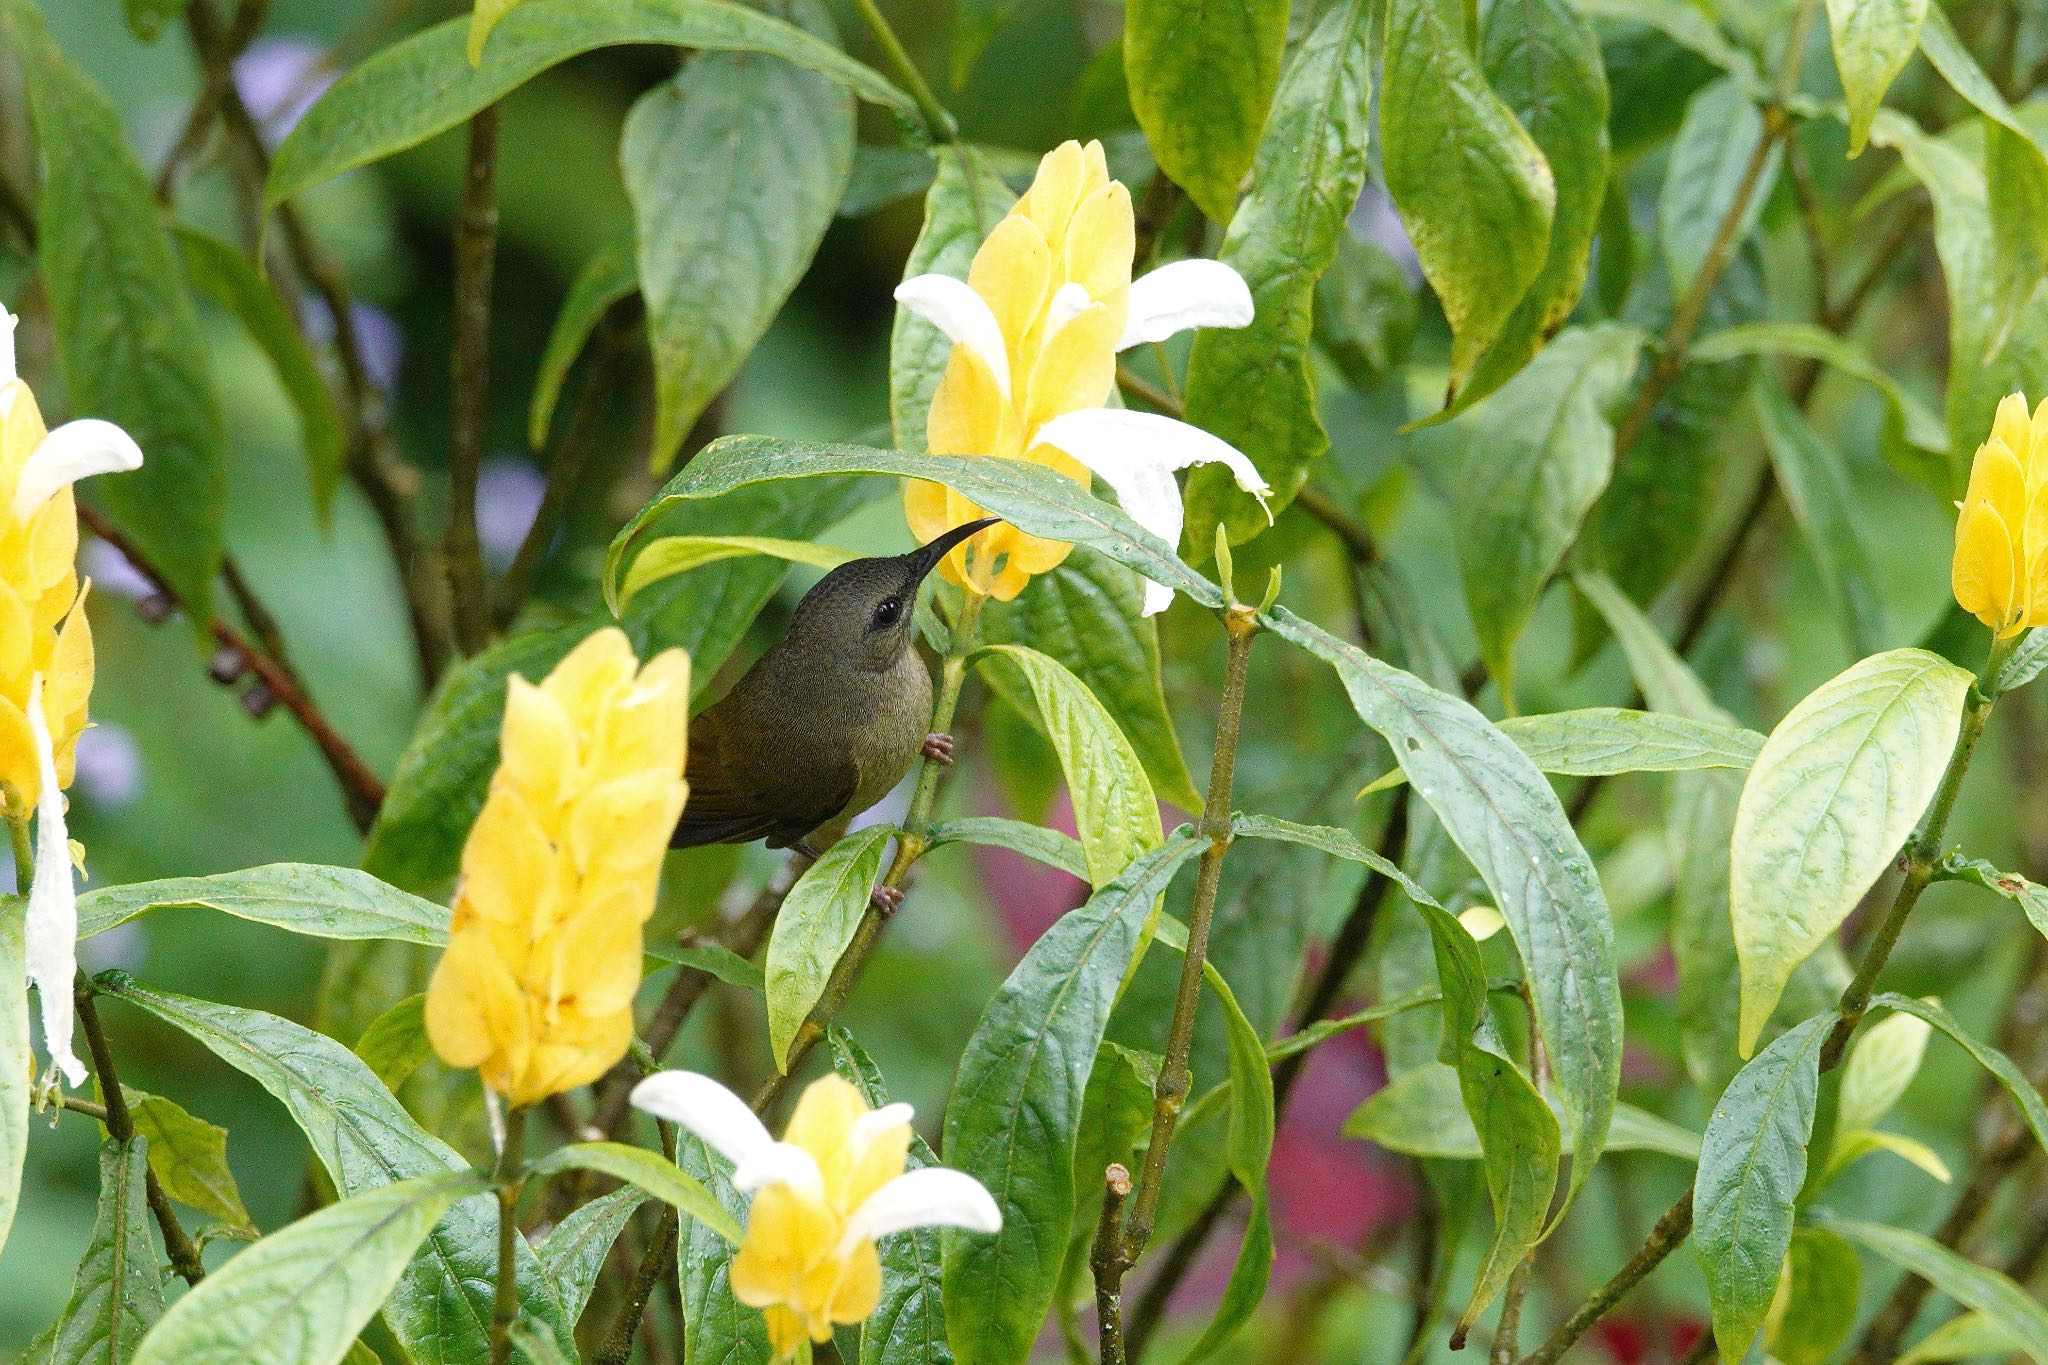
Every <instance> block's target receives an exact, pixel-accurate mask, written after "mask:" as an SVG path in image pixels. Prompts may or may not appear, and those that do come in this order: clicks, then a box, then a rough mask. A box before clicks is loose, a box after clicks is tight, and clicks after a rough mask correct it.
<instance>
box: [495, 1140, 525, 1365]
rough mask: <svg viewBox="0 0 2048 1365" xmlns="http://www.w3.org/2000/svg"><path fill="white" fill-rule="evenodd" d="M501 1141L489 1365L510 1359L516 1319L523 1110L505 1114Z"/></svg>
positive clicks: (523, 1142) (517, 1314) (497, 1169)
mask: <svg viewBox="0 0 2048 1365" xmlns="http://www.w3.org/2000/svg"><path fill="white" fill-rule="evenodd" d="M504 1136H505V1142H504V1145H503V1146H502V1147H500V1148H499V1149H498V1164H497V1168H496V1169H495V1170H494V1171H493V1172H492V1175H493V1176H494V1177H495V1178H496V1179H497V1182H498V1286H497V1291H498V1292H497V1295H496V1297H495V1298H494V1299H493V1300H492V1301H491V1365H505V1362H507V1361H509V1360H510V1359H511V1358H512V1324H513V1323H514V1322H516V1321H518V1319H519V1189H520V1186H521V1185H522V1184H524V1183H525V1180H526V1110H525V1108H524V1107H523V1106H514V1107H512V1108H510V1109H507V1110H506V1111H505V1134H504Z"/></svg>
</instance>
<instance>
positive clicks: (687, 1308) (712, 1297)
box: [676, 1132, 774, 1365]
mask: <svg viewBox="0 0 2048 1365" xmlns="http://www.w3.org/2000/svg"><path fill="white" fill-rule="evenodd" d="M676 1164H677V1165H678V1166H679V1167H681V1169H682V1173H683V1174H684V1175H685V1176H687V1177H689V1178H690V1179H693V1180H695V1181H697V1182H698V1183H699V1184H700V1185H702V1186H704V1188H705V1189H707V1190H709V1191H711V1193H712V1195H713V1197H715V1198H716V1199H717V1200H718V1202H719V1203H720V1204H722V1205H724V1207H725V1210H726V1212H727V1213H728V1214H730V1215H731V1216H732V1217H733V1218H734V1220H735V1221H737V1220H738V1219H740V1218H742V1217H744V1216H745V1214H746V1211H747V1199H746V1196H744V1195H742V1194H739V1193H738V1192H736V1191H735V1190H734V1189H733V1187H732V1181H731V1180H730V1179H728V1178H727V1177H728V1175H729V1174H730V1173H729V1172H728V1171H726V1170H724V1169H722V1165H723V1163H721V1162H720V1161H719V1160H718V1159H717V1158H715V1157H714V1156H712V1154H711V1152H710V1150H709V1149H708V1148H706V1147H705V1146H704V1144H703V1143H702V1142H701V1141H699V1140H698V1138H697V1137H696V1136H695V1135H694V1134H691V1133H687V1132H685V1133H681V1134H679V1135H678V1136H677V1139H676ZM733 1255H734V1251H733V1247H732V1243H731V1242H729V1241H727V1240H726V1238H725V1236H724V1235H723V1234H721V1233H719V1232H716V1231H714V1230H713V1229H712V1228H711V1227H710V1226H709V1225H707V1224H705V1223H703V1222H700V1221H699V1220H697V1219H695V1218H685V1219H683V1220H682V1221H681V1222H680V1223H679V1224H678V1225H677V1229H676V1265H677V1267H678V1273H679V1275H680V1278H681V1280H682V1287H683V1358H684V1359H685V1360H691V1361H717V1362H719V1365H770V1362H771V1361H773V1360H774V1353H773V1352H772V1351H770V1350H769V1349H768V1328H767V1326H766V1324H765V1323H763V1321H762V1319H761V1312H760V1310H759V1309H756V1308H749V1307H747V1306H746V1305H745V1304H743V1303H741V1302H740V1301H739V1300H738V1299H736V1298H734V1297H733V1294H732V1258H733Z"/></svg>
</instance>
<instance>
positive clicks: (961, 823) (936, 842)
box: [925, 815, 1088, 882]
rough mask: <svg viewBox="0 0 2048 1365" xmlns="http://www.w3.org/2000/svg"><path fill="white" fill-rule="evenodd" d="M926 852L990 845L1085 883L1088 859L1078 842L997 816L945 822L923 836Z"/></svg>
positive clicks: (968, 817) (964, 817)
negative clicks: (946, 846) (944, 847)
mask: <svg viewBox="0 0 2048 1365" xmlns="http://www.w3.org/2000/svg"><path fill="white" fill-rule="evenodd" d="M925 838H926V841H927V844H928V846H929V847H930V848H937V847H939V846H940V845H941V844H954V843H960V844H992V845H994V846H995V847H997V848H1007V849H1009V850H1010V851H1011V852H1013V853H1021V854H1023V855H1024V856H1025V857H1027V858H1029V859H1031V860H1032V861H1033V862H1039V863H1044V864H1045V865H1046V866H1047V867H1056V868H1058V869H1059V870H1060V871H1062V872H1065V873H1068V874H1070V875H1072V876H1075V877H1078V878H1080V879H1081V880H1082V881H1084V882H1085V881H1087V880H1088V855H1087V854H1086V853H1084V852H1083V851H1082V849H1081V842H1080V840H1078V839H1073V838H1070V837H1068V836H1067V835H1064V834H1062V833H1060V832H1059V831H1058V830H1056V829H1046V828H1045V827H1043V826H1041V825H1027V824H1025V823H1024V822H1023V821H1022V820H1006V819H1004V818H1003V817H1001V816H997V815H966V816H962V817H961V818H959V819H958V820H946V821H942V822H940V823H939V824H937V825H935V826H933V827H932V832H931V833H930V834H928V835H926V836H925Z"/></svg>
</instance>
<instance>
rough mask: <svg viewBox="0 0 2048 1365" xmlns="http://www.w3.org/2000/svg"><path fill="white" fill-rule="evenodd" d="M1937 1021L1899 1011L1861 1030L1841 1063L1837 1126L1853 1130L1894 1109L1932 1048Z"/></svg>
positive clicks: (1836, 1106) (1876, 1119) (1867, 1124)
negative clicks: (1929, 1037)
mask: <svg viewBox="0 0 2048 1365" xmlns="http://www.w3.org/2000/svg"><path fill="white" fill-rule="evenodd" d="M1932 1029H1933V1026H1932V1025H1930V1024H1929V1023H1928V1022H1927V1021H1926V1020H1925V1019H1921V1018H1917V1017H1916V1016H1914V1015H1910V1014H1894V1015H1892V1016H1891V1017H1890V1018H1888V1019H1884V1020H1882V1021H1880V1022H1879V1023H1876V1024H1873V1025H1872V1026H1871V1027H1869V1028H1867V1029H1865V1030H1863V1032H1862V1033H1860V1034H1858V1035H1857V1038H1856V1045H1855V1046H1854V1047H1853V1048H1851V1049H1850V1050H1849V1057H1848V1060H1847V1061H1846V1062H1844V1063H1843V1064H1842V1089H1841V1095H1840V1098H1839V1099H1838V1100H1837V1101H1836V1103H1835V1126H1836V1127H1837V1128H1838V1129H1839V1130H1840V1131H1842V1132H1849V1133H1853V1132H1855V1131H1856V1130H1857V1129H1859V1128H1875V1127H1876V1126H1877V1121H1878V1120H1879V1119H1881V1118H1883V1117H1884V1116H1885V1115H1886V1114H1888V1113H1890V1112H1891V1108H1892V1106H1893V1105H1895V1104H1897V1103H1898V1102H1899V1097H1900V1096H1901V1095H1903V1094H1905V1093H1906V1087H1907V1086H1908V1085H1911V1084H1912V1082H1913V1073H1914V1072H1916V1071H1918V1070H1919V1069H1920V1056H1921V1054H1922V1053H1924V1052H1925V1051H1926V1050H1927V1035H1928V1034H1929V1033H1930V1032H1932Z"/></svg>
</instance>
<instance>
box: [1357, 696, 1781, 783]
mask: <svg viewBox="0 0 2048 1365" xmlns="http://www.w3.org/2000/svg"><path fill="white" fill-rule="evenodd" d="M1500 732H1501V733H1502V734H1504V735H1506V736H1507V737H1508V738H1509V739H1512V740H1513V741H1514V742H1515V745H1516V747H1517V748H1519V749H1521V751H1522V752H1523V753H1525V754H1527V755H1529V759H1530V761H1531V762H1533V763H1534V764H1535V765H1536V766H1537V767H1538V768H1539V769H1541V770H1542V771H1544V772H1546V773H1556V774H1561V775H1564V776H1569V777H1608V776H1613V775H1615V774H1617V773H1668V772H1686V771H1691V770H1694V769H1699V768H1734V769H1743V768H1747V767H1749V765H1750V764H1751V763H1753V762H1754V761H1755V760H1756V755H1757V750H1759V749H1761V748H1762V747H1763V743H1764V737H1763V736H1762V735H1760V734H1758V733H1756V732H1755V731H1754V730H1745V729H1743V728H1742V727H1741V726H1739V725H1723V724H1720V723H1718V722H1715V721H1702V720H1688V719H1687V718H1685V717H1684V716H1673V715H1666V714H1665V713H1663V712H1661V711H1630V710H1624V709H1623V708H1621V707H1615V706H1589V707H1587V708H1585V709H1584V710H1579V711H1550V712H1545V713H1544V714H1542V715H1536V716H1510V717H1508V718H1507V719H1506V720H1504V721H1502V722H1500ZM1407 780H1408V779H1407V775H1406V774H1404V773H1403V772H1402V771H1401V770H1400V769H1399V768H1396V769H1395V770H1394V771H1392V772H1390V773H1388V774H1387V775H1386V776H1384V777H1381V778H1379V779H1377V780H1376V781H1374V782H1373V783H1372V784H1371V785H1369V786H1367V787H1366V788H1365V791H1366V792H1373V791H1380V790H1382V789H1385V788H1389V787H1396V786H1399V785H1400V784H1401V783H1403V782H1405V781H1407ZM1363 794H1364V793H1361V795H1363Z"/></svg>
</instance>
